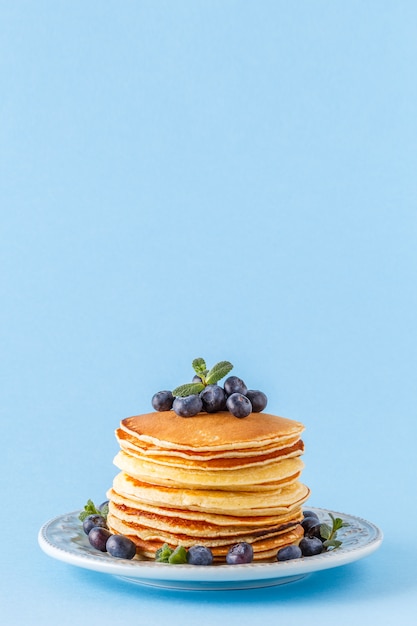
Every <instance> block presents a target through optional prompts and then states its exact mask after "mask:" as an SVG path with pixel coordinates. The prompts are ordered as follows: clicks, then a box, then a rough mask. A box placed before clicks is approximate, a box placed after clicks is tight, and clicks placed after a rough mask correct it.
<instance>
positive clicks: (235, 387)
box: [223, 376, 248, 396]
mask: <svg viewBox="0 0 417 626" xmlns="http://www.w3.org/2000/svg"><path fill="white" fill-rule="evenodd" d="M223 387H224V390H225V392H226V393H227V395H228V396H231V395H232V393H241V394H243V395H245V394H246V392H247V390H248V388H247V387H246V385H245V383H244V382H243V380H242V379H241V378H238V377H237V376H229V378H226V380H225V381H224V385H223Z"/></svg>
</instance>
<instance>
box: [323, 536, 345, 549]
mask: <svg viewBox="0 0 417 626" xmlns="http://www.w3.org/2000/svg"><path fill="white" fill-rule="evenodd" d="M323 545H324V547H325V548H333V550H336V548H340V546H341V545H342V542H341V541H339V540H338V539H330V540H328V541H323Z"/></svg>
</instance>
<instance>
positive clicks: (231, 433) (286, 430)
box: [107, 411, 309, 561]
mask: <svg viewBox="0 0 417 626" xmlns="http://www.w3.org/2000/svg"><path fill="white" fill-rule="evenodd" d="M303 429H304V427H303V425H302V424H300V423H299V422H296V421H293V420H289V419H285V418H282V417H277V416H274V415H269V414H267V413H251V414H250V415H249V416H248V417H246V418H244V419H237V418H236V417H234V416H233V415H231V414H230V413H229V412H219V413H212V414H208V413H199V414H198V415H196V416H194V417H191V418H183V417H179V416H178V415H176V414H175V413H174V412H173V411H165V412H160V413H158V412H157V413H148V414H145V415H137V416H134V417H129V418H127V419H124V420H122V422H121V424H120V428H118V429H117V431H116V437H117V440H118V442H119V444H120V448H121V450H120V452H119V453H118V454H117V456H116V458H115V460H114V462H115V464H116V466H117V467H118V468H119V469H120V470H121V471H120V473H119V474H118V475H117V476H116V477H115V479H114V482H113V488H112V489H110V490H109V492H108V494H107V495H108V498H109V514H108V518H107V522H108V526H109V529H110V530H111V531H112V532H113V533H118V534H123V535H127V536H128V537H130V538H131V539H132V540H133V541H134V542H135V544H136V546H137V552H138V554H139V555H141V556H144V557H149V558H154V556H155V552H156V550H157V549H158V548H160V547H161V546H162V545H163V544H164V543H167V544H168V545H169V546H171V547H173V548H174V547H176V546H177V545H183V546H184V547H186V548H189V547H190V546H192V545H204V546H207V547H208V548H210V549H211V550H212V552H213V555H214V558H215V560H216V561H221V560H224V558H225V555H226V554H227V552H228V550H229V548H230V547H231V546H233V545H234V544H236V543H238V542H240V541H246V542H248V543H250V544H251V545H252V546H253V550H254V558H255V559H256V560H262V559H269V558H274V557H275V555H276V553H277V550H278V549H279V548H281V547H283V546H286V545H289V544H292V543H296V542H297V541H298V540H299V539H300V538H301V537H302V535H303V530H302V528H301V526H300V524H299V522H300V521H301V520H302V517H303V515H302V509H301V506H302V504H303V503H304V502H305V501H306V499H307V497H308V495H309V489H308V488H307V487H306V486H305V485H303V484H302V483H301V482H300V481H299V478H300V474H301V471H302V468H303V463H302V461H301V459H300V456H301V454H302V453H303V449H304V446H303V442H302V440H301V439H300V435H301V433H302V431H303Z"/></svg>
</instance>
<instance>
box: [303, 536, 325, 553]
mask: <svg viewBox="0 0 417 626" xmlns="http://www.w3.org/2000/svg"><path fill="white" fill-rule="evenodd" d="M300 549H301V552H302V553H303V556H315V555H316V554H320V553H321V552H323V550H324V548H323V544H322V542H321V541H320V539H319V538H318V537H304V538H303V539H301V541H300Z"/></svg>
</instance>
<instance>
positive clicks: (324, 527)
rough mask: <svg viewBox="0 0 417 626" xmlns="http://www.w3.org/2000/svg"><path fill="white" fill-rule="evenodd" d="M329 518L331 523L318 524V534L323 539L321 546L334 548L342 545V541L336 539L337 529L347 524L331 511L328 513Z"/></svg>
mask: <svg viewBox="0 0 417 626" xmlns="http://www.w3.org/2000/svg"><path fill="white" fill-rule="evenodd" d="M329 516H330V519H331V520H332V525H331V526H330V525H329V524H326V523H324V524H320V535H321V536H322V538H323V539H324V540H325V541H324V542H323V546H324V547H325V548H326V550H327V549H328V548H332V549H333V550H335V549H336V548H339V547H340V546H341V545H342V542H341V541H339V539H336V535H337V531H338V530H340V528H344V527H346V526H349V524H348V523H347V522H344V521H343V520H342V519H340V517H334V515H332V514H331V513H329Z"/></svg>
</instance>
